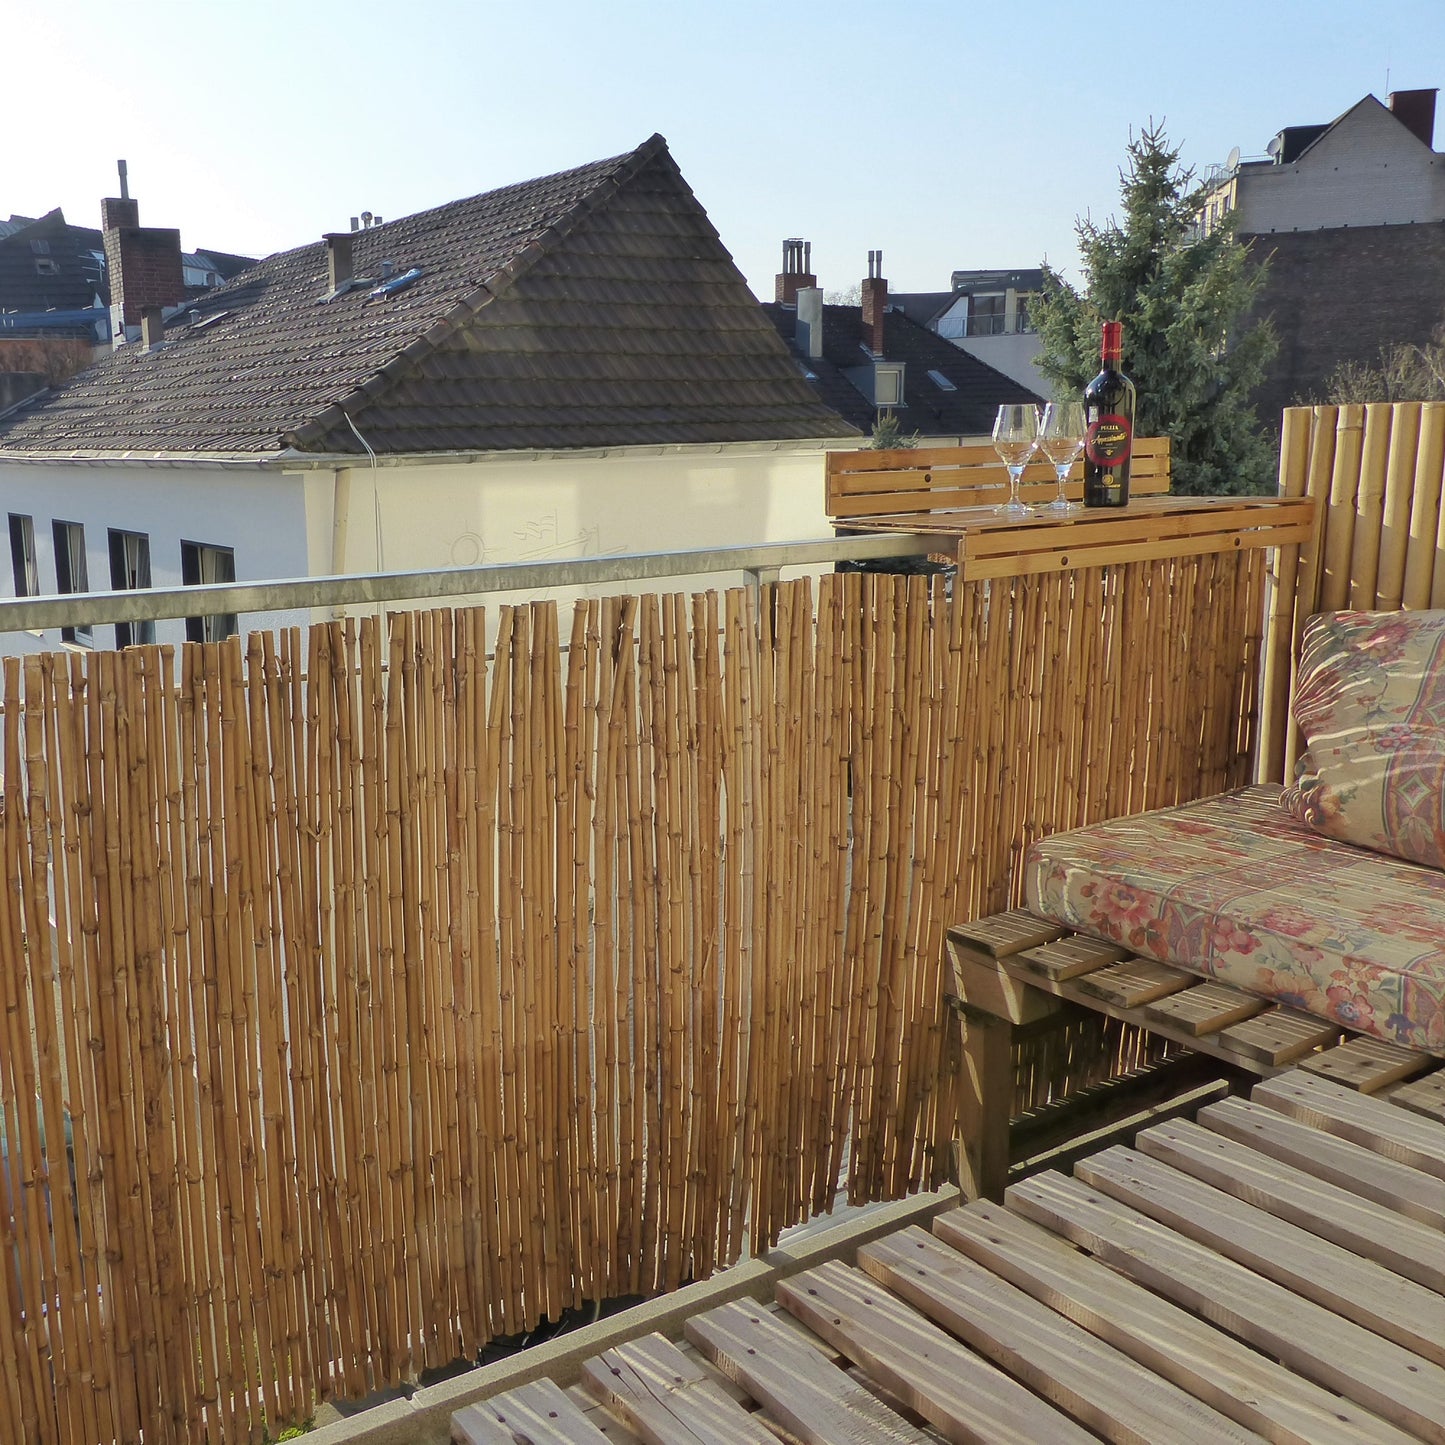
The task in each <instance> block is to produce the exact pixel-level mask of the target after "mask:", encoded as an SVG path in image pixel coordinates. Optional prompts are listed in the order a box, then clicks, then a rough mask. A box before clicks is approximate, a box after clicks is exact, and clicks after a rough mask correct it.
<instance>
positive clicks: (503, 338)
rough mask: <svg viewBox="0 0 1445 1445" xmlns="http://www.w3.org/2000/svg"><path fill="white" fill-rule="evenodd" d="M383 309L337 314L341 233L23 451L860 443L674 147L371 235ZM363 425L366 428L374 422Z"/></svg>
mask: <svg viewBox="0 0 1445 1445" xmlns="http://www.w3.org/2000/svg"><path fill="white" fill-rule="evenodd" d="M352 240H353V244H354V261H355V270H356V274H357V275H358V276H368V277H379V276H380V275H381V274H382V270H383V266H382V263H383V262H390V263H391V267H392V271H393V274H394V275H397V276H400V275H402V274H404V273H406V272H408V271H410V270H412V269H413V268H416V269H418V270H419V271H420V275H419V277H418V278H417V279H416V280H415V281H413V282H412V283H411V284H409V285H406V286H405V287H404V288H402V289H400V290H397V291H396V292H395V293H394V294H391V295H389V296H387V297H384V298H381V299H375V300H373V299H370V297H369V294H368V293H369V290H370V288H367V287H363V288H359V289H355V290H352V291H350V292H348V293H346V294H345V295H342V296H340V297H339V298H337V299H336V300H333V301H330V302H326V303H320V302H319V301H318V298H319V297H321V296H322V295H323V294H324V293H325V292H326V290H327V279H326V278H327V265H326V248H325V245H324V243H322V242H317V243H315V244H313V245H309V246H303V247H301V248H299V249H298V250H295V251H288V252H284V253H282V254H279V255H276V256H272V257H269V258H268V259H267V260H265V261H263V262H261V263H260V264H259V265H258V266H256V267H254V268H252V269H251V270H249V271H246V272H244V273H242V274H241V275H240V276H238V277H237V278H235V279H234V280H233V281H231V282H230V283H228V284H227V285H225V286H222V287H219V288H217V289H216V290H215V291H213V292H211V293H210V294H209V295H208V296H207V297H206V298H205V300H204V301H203V302H202V303H200V304H199V305H198V308H197V312H196V313H195V320H196V321H198V322H199V324H193V323H192V322H191V321H190V320H189V319H187V318H186V317H184V316H183V317H181V318H178V319H177V320H176V321H173V322H172V323H171V325H170V326H168V327H167V330H166V333H165V341H166V344H165V346H164V348H162V349H161V350H159V351H155V352H151V353H149V354H147V353H145V352H143V351H142V350H141V348H140V347H138V346H128V347H125V348H123V349H122V350H121V351H118V352H116V353H115V354H114V355H112V356H109V357H107V358H106V359H105V360H103V361H102V362H100V363H99V364H98V365H97V366H95V367H93V368H92V369H91V370H90V371H88V372H85V373H83V374H82V375H81V376H80V377H78V378H77V379H76V380H75V381H74V382H72V383H70V384H69V385H68V386H67V387H65V388H64V389H63V390H61V391H60V392H58V393H55V394H53V395H52V396H51V397H50V398H49V399H48V400H45V401H42V402H40V403H38V404H32V405H30V406H28V407H25V408H22V409H21V410H20V411H18V412H16V413H12V414H11V415H10V416H9V417H7V418H6V419H4V420H0V454H3V452H4V451H5V450H36V449H39V450H52V451H55V450H63V451H72V450H112V449H120V448H123V449H129V450H138V451H164V452H209V451H215V452H258V453H264V452H268V451H270V452H274V451H280V450H283V449H285V448H287V447H295V448H298V449H301V450H305V451H312V452H356V453H360V452H362V451H363V450H364V448H363V445H362V443H361V441H360V440H359V439H358V437H357V435H356V431H359V432H360V433H361V434H362V435H363V436H365V438H366V442H367V444H369V445H370V446H371V447H372V448H373V449H374V450H375V451H377V452H379V453H409V452H435V451H472V450H512V449H520V448H526V449H533V448H538V449H554V448H572V447H597V446H621V445H634V444H648V443H653V444H670V443H688V442H724V441H752V440H782V439H788V438H819V437H836V436H844V435H847V434H848V432H849V428H848V425H847V424H846V423H845V422H843V421H842V420H841V419H840V418H839V417H838V416H837V415H836V414H835V413H833V412H831V411H829V410H828V409H827V408H825V407H824V406H822V405H820V403H819V402H818V399H817V397H816V396H815V395H814V393H813V392H812V390H811V389H810V388H809V387H808V386H807V384H806V383H805V382H804V381H803V379H802V378H801V376H800V375H799V374H798V369H797V367H796V366H795V365H794V364H793V362H792V361H791V359H790V358H789V357H788V355H787V353H786V350H785V349H784V348H783V347H781V346H780V345H779V344H778V340H777V337H776V335H775V334H774V333H773V331H772V329H771V328H770V327H769V326H768V324H767V322H766V320H765V318H764V317H763V316H762V315H761V313H760V312H759V310H758V306H757V302H756V301H755V300H754V299H753V297H752V295H751V293H750V292H749V291H748V289H747V284H746V282H745V281H744V280H743V278H742V276H741V274H740V273H739V272H738V270H737V268H736V267H735V266H734V264H733V262H732V258H731V257H730V256H729V255H728V253H727V251H726V250H725V249H724V247H723V245H722V243H721V241H720V240H719V239H718V236H717V233H716V231H715V230H714V229H713V227H712V224H711V222H710V221H709V220H708V218H707V213H706V212H705V211H704V210H703V208H702V206H701V205H700V204H699V203H698V201H697V200H696V198H695V197H694V196H693V194H692V192H691V190H690V189H689V188H688V186H687V183H686V182H685V181H684V180H683V178H682V176H681V174H680V173H679V171H678V169H677V166H676V164H675V163H674V162H673V160H672V157H671V155H670V154H669V153H668V150H667V145H666V142H665V141H664V140H663V139H662V137H661V136H653V137H652V138H651V139H650V140H648V141H647V142H645V143H644V144H643V145H641V146H639V147H638V148H637V149H636V150H635V151H632V152H629V153H628V154H626V155H623V156H618V157H614V158H613V159H610V160H605V161H598V162H596V163H594V164H592V165H586V166H581V167H578V168H577V169H575V170H570V171H564V172H561V173H560V174H558V175H553V176H547V177H544V178H542V179H540V180H533V181H527V182H524V183H522V184H520V185H514V186H507V187H505V188H503V189H501V190H497V191H492V192H489V193H488V194H486V195H482V196H477V197H474V198H472V199H470V200H465V201H456V202H453V203H452V204H450V205H446V206H441V207H438V208H437V209H435V210H431V211H424V212H421V213H419V214H417V215H414V216H408V217H404V218H402V219H400V220H396V221H390V222H387V223H386V224H384V225H380V226H374V227H372V228H370V229H368V230H364V231H360V232H356V233H354V234H353V236H352ZM353 426H354V427H355V429H356V430H353Z"/></svg>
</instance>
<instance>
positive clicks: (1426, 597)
mask: <svg viewBox="0 0 1445 1445" xmlns="http://www.w3.org/2000/svg"><path fill="white" fill-rule="evenodd" d="M1442 473H1445V402H1441V401H1432V402H1426V403H1425V404H1424V406H1423V407H1422V408H1421V412H1420V441H1419V444H1418V446H1417V448H1416V452H1415V480H1414V486H1413V487H1412V489H1411V496H1410V538H1409V541H1408V542H1407V543H1406V546H1405V579H1404V584H1403V586H1402V588H1401V596H1400V604H1401V606H1402V607H1407V608H1409V609H1411V610H1412V611H1414V610H1418V609H1420V608H1423V607H1438V606H1441V605H1442V603H1445V596H1442V598H1441V601H1440V602H1436V601H1434V600H1433V597H1434V578H1435V577H1437V576H1445V569H1442V568H1441V567H1440V565H1439V554H1440V552H1441V551H1442V550H1445V548H1441V546H1440V535H1439V526H1440V512H1441V507H1440V492H1441V479H1442Z"/></svg>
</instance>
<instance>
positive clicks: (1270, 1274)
mask: <svg viewBox="0 0 1445 1445" xmlns="http://www.w3.org/2000/svg"><path fill="white" fill-rule="evenodd" d="M1154 1134H1155V1131H1153V1130H1149V1131H1146V1132H1145V1133H1144V1134H1141V1135H1140V1136H1139V1145H1140V1150H1144V1149H1146V1147H1147V1146H1148V1144H1149V1140H1150V1137H1151V1136H1153V1135H1154ZM1161 1152H1162V1153H1163V1155H1164V1158H1170V1157H1172V1156H1171V1155H1169V1152H1168V1151H1167V1150H1165V1151H1161ZM1164 1158H1156V1157H1153V1155H1152V1154H1151V1153H1149V1152H1140V1151H1139V1150H1133V1149H1125V1148H1114V1149H1106V1150H1104V1151H1103V1152H1102V1153H1099V1154H1093V1155H1090V1157H1089V1158H1087V1159H1083V1160H1080V1162H1079V1164H1078V1165H1077V1166H1076V1167H1075V1169H1074V1173H1075V1174H1076V1175H1077V1176H1078V1178H1080V1179H1082V1180H1083V1181H1084V1183H1086V1184H1090V1185H1092V1186H1093V1187H1094V1188H1095V1189H1101V1190H1103V1192H1104V1193H1105V1194H1108V1195H1110V1196H1111V1197H1112V1198H1114V1199H1117V1200H1118V1201H1119V1202H1120V1203H1121V1204H1127V1205H1129V1206H1130V1208H1132V1209H1137V1210H1138V1211H1139V1212H1140V1213H1141V1214H1147V1215H1148V1216H1149V1217H1150V1218H1151V1219H1157V1220H1158V1221H1159V1222H1160V1223H1161V1224H1167V1225H1168V1226H1169V1227H1170V1228H1171V1229H1174V1230H1177V1231H1178V1232H1179V1233H1180V1234H1183V1235H1186V1236H1187V1237H1188V1238H1190V1239H1193V1240H1197V1241H1198V1242H1199V1243H1200V1244H1207V1245H1208V1246H1209V1247H1210V1248H1211V1249H1213V1250H1215V1251H1217V1252H1218V1253H1219V1254H1222V1255H1224V1256H1225V1257H1226V1258H1227V1259H1232V1260H1236V1261H1237V1262H1238V1263H1240V1264H1242V1265H1245V1266H1246V1267H1247V1268H1249V1269H1252V1270H1253V1271H1254V1272H1255V1273H1256V1274H1259V1275H1263V1276H1264V1278H1265V1279H1272V1280H1274V1281H1275V1283H1276V1284H1282V1285H1284V1286H1286V1287H1287V1288H1288V1289H1291V1290H1293V1291H1294V1293H1295V1294H1297V1295H1299V1296H1301V1298H1303V1299H1311V1300H1314V1301H1315V1303H1316V1304H1322V1305H1324V1306H1325V1308H1326V1309H1330V1310H1333V1311H1334V1312H1335V1313H1336V1314H1337V1315H1342V1316H1343V1317H1344V1318H1345V1319H1349V1320H1354V1321H1355V1323H1356V1324H1361V1325H1364V1327H1365V1328H1366V1329H1369V1330H1373V1331H1374V1332H1375V1333H1376V1334H1377V1335H1382V1336H1383V1337H1384V1338H1385V1339H1388V1340H1394V1341H1395V1343H1396V1344H1397V1345H1403V1346H1404V1347H1405V1348H1406V1349H1407V1350H1413V1351H1414V1352H1415V1353H1416V1354H1418V1355H1423V1356H1424V1357H1425V1358H1426V1359H1430V1360H1434V1361H1435V1362H1436V1364H1445V1337H1442V1335H1441V1333H1440V1330H1441V1326H1442V1324H1445V1301H1442V1300H1441V1298H1440V1296H1439V1295H1437V1294H1435V1293H1434V1292H1433V1291H1431V1290H1429V1289H1427V1288H1425V1287H1424V1286H1423V1285H1418V1284H1415V1283H1413V1282H1412V1281H1410V1280H1406V1279H1401V1278H1400V1277H1399V1276H1398V1275H1396V1274H1394V1273H1393V1272H1392V1271H1391V1270H1388V1269H1386V1268H1384V1267H1383V1266H1382V1265H1379V1264H1376V1263H1375V1262H1374V1261H1373V1260H1371V1259H1368V1258H1365V1257H1363V1256H1361V1255H1360V1254H1359V1253H1357V1252H1356V1251H1355V1250H1354V1249H1347V1248H1344V1247H1343V1246H1341V1245H1338V1244H1334V1243H1332V1242H1331V1241H1330V1240H1328V1239H1323V1238H1321V1237H1320V1236H1318V1235H1317V1234H1315V1233H1313V1232H1312V1231H1311V1230H1309V1229H1307V1228H1302V1227H1301V1226H1300V1225H1298V1224H1293V1223H1291V1222H1290V1221H1289V1220H1288V1219H1282V1218H1280V1217H1278V1216H1277V1215H1275V1214H1273V1213H1271V1212H1269V1211H1268V1210H1267V1209H1261V1208H1258V1207H1257V1206H1255V1205H1253V1204H1248V1203H1246V1202H1245V1201H1244V1200H1242V1199H1239V1198H1236V1197H1235V1196H1234V1195H1233V1194H1232V1193H1230V1192H1228V1191H1226V1190H1224V1189H1217V1188H1215V1187H1214V1186H1213V1185H1212V1184H1206V1183H1204V1182H1203V1181H1202V1180H1200V1179H1196V1178H1194V1177H1193V1176H1192V1174H1189V1173H1186V1172H1184V1170H1183V1169H1176V1168H1174V1167H1173V1166H1172V1164H1171V1163H1166V1162H1164Z"/></svg>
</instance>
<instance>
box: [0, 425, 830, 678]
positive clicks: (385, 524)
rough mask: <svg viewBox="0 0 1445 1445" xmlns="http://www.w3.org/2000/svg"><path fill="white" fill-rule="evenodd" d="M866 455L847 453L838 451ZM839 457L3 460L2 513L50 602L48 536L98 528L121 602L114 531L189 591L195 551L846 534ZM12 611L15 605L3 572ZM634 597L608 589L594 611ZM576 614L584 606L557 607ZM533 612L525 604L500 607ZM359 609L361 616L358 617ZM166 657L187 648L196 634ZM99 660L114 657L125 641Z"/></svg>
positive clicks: (361, 551) (270, 557) (492, 552)
mask: <svg viewBox="0 0 1445 1445" xmlns="http://www.w3.org/2000/svg"><path fill="white" fill-rule="evenodd" d="M857 444H858V439H856V438H855V439H853V440H851V441H849V440H848V439H841V438H840V439H839V440H838V441H836V442H835V443H833V444H832V445H834V446H835V447H839V448H846V447H848V446H856V445H857ZM828 445H829V444H828V443H825V442H821V441H820V442H779V443H731V444H726V445H718V446H694V447H670V448H622V449H616V450H612V451H607V452H594V453H571V454H568V453H543V454H534V453H523V454H516V455H513V454H508V453H485V454H479V455H477V456H476V457H474V458H468V459H465V460H458V461H455V462H453V461H450V460H446V461H425V462H400V463H397V464H389V463H387V462H386V461H385V460H383V461H382V462H381V464H379V465H378V466H376V467H371V466H369V465H368V464H367V463H366V462H365V461H363V462H362V463H360V464H359V465H348V466H344V467H341V468H340V469H338V470H334V471H333V470H331V469H330V468H327V467H316V468H313V469H309V470H305V471H296V472H291V473H283V472H279V471H263V470H259V469H255V468H246V467H229V468H225V467H215V468H209V467H197V466H192V465H185V466H164V465H155V466H149V467H141V466H104V465H69V464H64V465H58V464H54V463H48V462H47V463H43V464H42V463H18V462H10V463H6V462H4V461H0V498H3V501H4V506H5V510H6V511H7V512H11V513H18V514H21V515H25V516H29V517H30V518H31V519H32V522H33V527H34V535H35V548H36V560H37V564H38V569H39V574H40V590H41V592H42V593H45V594H50V593H53V592H55V591H56V589H57V581H56V578H57V574H56V569H55V554H54V545H53V542H52V529H51V523H52V521H53V520H55V519H60V520H64V521H67V522H79V523H81V524H82V525H83V526H84V528H85V540H86V552H87V571H88V574H89V583H90V590H91V591H92V592H100V591H109V590H110V587H111V581H110V554H109V542H108V533H109V530H110V529H111V528H117V529H120V530H124V531H127V532H142V533H145V534H147V536H148V537H149V539H150V556H151V583H152V585H153V586H155V587H168V586H179V585H181V543H182V541H188V542H200V543H204V544H207V545H211V546H223V547H230V548H232V549H233V551H234V553H235V559H236V580H237V581H238V582H253V581H263V580H271V579H279V578H289V577H306V576H330V575H339V574H346V573H352V574H355V573H370V572H410V571H435V570H440V569H443V568H448V567H471V566H482V565H487V564H494V563H504V562H541V561H551V560H563V559H568V558H589V557H607V556H619V555H624V554H628V553H634V552H669V551H681V550H690V549H699V548H710V547H728V546H751V545H757V544H761V543H766V542H787V541H816V540H818V539H820V538H826V537H830V536H831V535H832V525H831V523H830V522H829V519H828V516H827V513H826V511H825V509H824V455H825V452H826V451H827V449H828ZM0 571H3V583H0V596H6V597H10V596H14V595H15V581H14V576H13V569H12V568H11V567H10V566H9V565H8V564H7V565H4V566H3V567H0ZM740 581H741V576H740V574H720V575H718V576H699V577H691V578H688V577H680V578H678V579H675V580H672V579H669V580H667V581H659V582H657V583H648V584H645V585H646V586H647V587H648V589H649V590H658V591H674V590H693V589H701V588H709V587H726V586H734V585H737V584H738V583H739V582H740ZM621 590H627V589H626V588H623V587H620V586H616V585H612V584H607V585H602V584H598V585H596V586H593V587H589V588H587V589H585V591H586V592H587V593H590V594H592V595H606V594H608V593H612V592H617V591H621ZM553 595H554V596H555V597H557V598H558V600H560V601H562V602H564V603H565V602H567V601H569V600H570V599H571V598H572V597H574V596H577V595H581V594H580V593H579V592H578V591H577V590H575V589H574V590H573V591H570V592H567V593H565V594H564V593H561V592H556V593H554V594H553ZM486 600H487V601H488V602H496V601H502V600H505V601H512V602H516V601H521V600H524V599H522V598H521V597H516V596H513V597H507V598H496V597H492V598H488V599H486ZM351 610H355V609H351ZM309 620H310V614H309V613H307V612H304V611H296V612H289V613H276V614H266V615H259V614H245V615H243V616H242V618H241V624H240V625H241V630H242V632H243V633H244V632H246V631H249V630H252V629H256V628H262V627H277V626H304V625H306V623H307V622H308V621H309ZM155 635H156V641H158V642H171V643H177V644H179V643H180V642H182V641H184V638H185V624H184V622H183V621H182V620H180V619H177V620H174V621H167V622H158V623H157V624H156V632H155ZM94 645H95V646H97V647H112V646H114V645H115V629H114V626H113V625H111V624H98V625H97V626H96V627H95V633H94ZM61 646H62V642H61V638H60V633H59V631H58V630H52V631H50V632H47V633H21V634H15V633H11V634H0V653H26V652H40V651H50V650H54V649H56V648H59V647H61Z"/></svg>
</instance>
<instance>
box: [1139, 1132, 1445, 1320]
mask: <svg viewBox="0 0 1445 1445" xmlns="http://www.w3.org/2000/svg"><path fill="white" fill-rule="evenodd" d="M1136 1142H1137V1143H1138V1146H1139V1148H1140V1149H1141V1150H1143V1151H1145V1152H1147V1153H1148V1154H1150V1155H1151V1156H1153V1157H1154V1158H1156V1159H1162V1160H1164V1161H1165V1162H1166V1163H1168V1164H1172V1165H1174V1166H1175V1167H1176V1168H1178V1169H1182V1170H1185V1171H1187V1172H1188V1173H1190V1174H1192V1175H1194V1176H1195V1178H1197V1179H1202V1180H1204V1181H1205V1182H1206V1183H1208V1184H1213V1185H1215V1186H1216V1187H1217V1188H1220V1189H1224V1190H1227V1191H1228V1192H1229V1193H1231V1194H1233V1195H1235V1196H1236V1197H1237V1198H1239V1199H1243V1200H1245V1201H1247V1202H1248V1203H1250V1204H1253V1205H1257V1206H1258V1207H1259V1208H1261V1209H1266V1210H1268V1211H1269V1212H1270V1213H1271V1214H1277V1215H1278V1216H1279V1217H1280V1218H1281V1219H1287V1220H1289V1221H1290V1222H1291V1223H1292V1224H1297V1225H1299V1226H1301V1227H1302V1228H1304V1229H1308V1230H1309V1231H1310V1232H1311V1233H1312V1234H1317V1235H1319V1237H1320V1238H1321V1239H1328V1240H1331V1241H1333V1242H1334V1243H1335V1244H1338V1245H1342V1246H1344V1247H1345V1248H1347V1249H1352V1250H1354V1251H1355V1252H1356V1253H1357V1254H1360V1255H1362V1256H1364V1257H1365V1258H1368V1259H1373V1260H1376V1261H1378V1262H1379V1263H1380V1264H1382V1265H1384V1266H1386V1268H1388V1269H1392V1270H1394V1271H1395V1273H1396V1274H1400V1275H1403V1276H1404V1277H1405V1278H1406V1279H1413V1280H1415V1281H1416V1282H1417V1283H1419V1284H1423V1285H1425V1286H1426V1287H1427V1288H1429V1289H1434V1290H1440V1291H1442V1292H1445V1235H1442V1234H1441V1233H1440V1232H1439V1231H1438V1230H1434V1229H1431V1228H1430V1226H1429V1225H1426V1224H1420V1223H1418V1222H1417V1221H1416V1220H1413V1219H1407V1218H1402V1217H1401V1216H1400V1215H1398V1214H1396V1213H1394V1211H1392V1210H1390V1209H1387V1208H1385V1206H1384V1205H1381V1204H1375V1203H1373V1202H1372V1201H1371V1200H1368V1199H1362V1198H1360V1196H1359V1195H1357V1194H1353V1193H1351V1192H1350V1191H1349V1190H1347V1189H1341V1188H1339V1186H1338V1185H1334V1184H1329V1183H1326V1182H1325V1181H1324V1180H1323V1179H1317V1178H1315V1176H1314V1175H1312V1174H1306V1173H1304V1172H1303V1171H1302V1170H1299V1169H1295V1168H1293V1167H1292V1166H1290V1165H1288V1164H1281V1163H1279V1162H1278V1161H1277V1160H1274V1159H1270V1158H1269V1157H1268V1156H1267V1155H1264V1154H1261V1153H1260V1152H1259V1151H1258V1150H1257V1149H1251V1148H1249V1147H1248V1146H1247V1145H1244V1144H1236V1143H1235V1142H1234V1140H1232V1139H1226V1138H1225V1137H1224V1136H1223V1135H1221V1134H1216V1133H1213V1132H1212V1131H1211V1130H1208V1129H1203V1128H1201V1127H1200V1126H1199V1125H1198V1124H1194V1123H1190V1122H1189V1121H1188V1120H1187V1119H1176V1120H1172V1121H1171V1122H1170V1123H1167V1124H1161V1125H1159V1126H1158V1127H1157V1128H1154V1129H1149V1130H1146V1131H1145V1132H1144V1133H1142V1134H1140V1135H1139V1137H1138V1140H1137V1141H1136Z"/></svg>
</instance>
